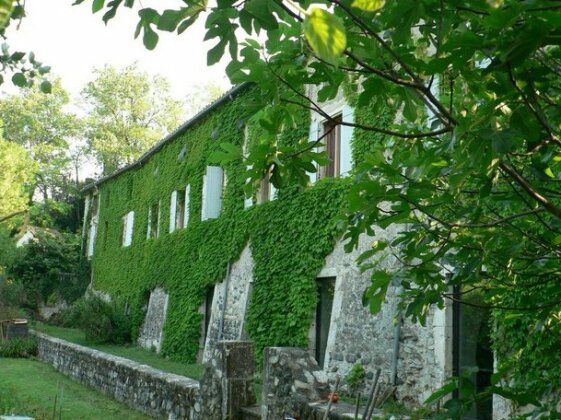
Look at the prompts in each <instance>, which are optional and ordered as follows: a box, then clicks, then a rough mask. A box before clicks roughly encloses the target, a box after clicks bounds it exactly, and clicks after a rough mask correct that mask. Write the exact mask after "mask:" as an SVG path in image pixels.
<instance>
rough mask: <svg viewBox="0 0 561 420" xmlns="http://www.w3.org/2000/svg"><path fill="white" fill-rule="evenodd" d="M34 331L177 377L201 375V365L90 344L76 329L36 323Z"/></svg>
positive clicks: (138, 350)
mask: <svg viewBox="0 0 561 420" xmlns="http://www.w3.org/2000/svg"><path fill="white" fill-rule="evenodd" d="M33 328H34V329H35V330H36V331H39V332H43V333H45V334H48V335H51V336H53V337H57V338H61V339H63V340H66V341H70V342H71V343H75V344H80V345H81V346H86V347H90V348H92V349H96V350H99V351H103V352H105V353H110V354H113V355H115V356H121V357H124V358H127V359H130V360H134V361H135V362H138V363H142V364H145V365H148V366H152V367H153V368H156V369H160V370H163V371H164V372H170V373H175V374H177V375H183V376H187V377H189V378H193V379H196V380H199V379H201V376H202V375H203V365H202V364H190V365H188V364H185V363H180V362H174V361H172V360H169V359H165V358H163V357H161V356H159V355H158V354H156V353H154V352H151V351H148V350H145V349H143V348H141V347H137V346H123V345H115V344H92V343H88V342H87V341H86V338H85V337H84V332H83V331H82V330H79V329H76V328H62V327H54V326H52V325H46V324H42V323H39V322H38V323H36V324H35V326H34V327H33Z"/></svg>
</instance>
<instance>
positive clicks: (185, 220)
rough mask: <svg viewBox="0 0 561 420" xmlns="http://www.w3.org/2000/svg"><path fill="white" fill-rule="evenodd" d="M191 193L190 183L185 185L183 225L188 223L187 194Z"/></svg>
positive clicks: (185, 225)
mask: <svg viewBox="0 0 561 420" xmlns="http://www.w3.org/2000/svg"><path fill="white" fill-rule="evenodd" d="M190 194H191V185H187V186H186V187H185V205H184V207H185V208H184V209H183V227H187V223H189V195H190Z"/></svg>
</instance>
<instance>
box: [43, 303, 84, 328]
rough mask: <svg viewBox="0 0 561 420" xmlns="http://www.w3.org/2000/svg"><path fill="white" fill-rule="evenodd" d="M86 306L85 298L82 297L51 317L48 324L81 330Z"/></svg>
mask: <svg viewBox="0 0 561 420" xmlns="http://www.w3.org/2000/svg"><path fill="white" fill-rule="evenodd" d="M86 304H87V298H86V297H82V298H80V299H78V300H77V301H76V302H74V303H73V304H72V305H70V306H69V307H67V308H66V309H63V310H61V311H60V312H57V313H56V314H54V315H53V316H51V317H50V318H49V321H48V323H49V324H50V325H56V326H59V327H64V328H82V324H83V323H82V314H83V313H84V310H85V305H86Z"/></svg>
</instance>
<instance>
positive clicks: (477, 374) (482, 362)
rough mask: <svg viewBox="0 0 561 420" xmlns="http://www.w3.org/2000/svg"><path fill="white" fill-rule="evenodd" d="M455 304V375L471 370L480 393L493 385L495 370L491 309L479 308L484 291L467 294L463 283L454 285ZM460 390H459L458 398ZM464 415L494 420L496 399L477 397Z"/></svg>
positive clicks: (453, 367) (453, 352) (453, 327)
mask: <svg viewBox="0 0 561 420" xmlns="http://www.w3.org/2000/svg"><path fill="white" fill-rule="evenodd" d="M453 293H454V301H453V303H452V313H453V315H452V374H453V375H454V376H459V375H460V373H461V372H462V371H466V370H469V371H471V372H473V373H472V374H471V380H472V383H473V384H474V385H475V392H477V393H480V392H482V391H483V390H484V389H486V388H487V387H488V386H489V385H491V376H492V374H493V372H494V370H493V365H494V356H493V350H492V347H491V338H490V337H491V331H490V328H491V327H490V323H489V319H490V316H491V314H490V311H489V309H485V308H479V307H476V306H472V305H477V304H479V303H480V302H481V301H482V299H483V298H482V296H481V293H478V292H477V291H475V292H473V293H469V294H468V293H465V291H464V290H462V289H461V288H460V286H454V291H453ZM460 392H461V391H458V390H456V391H455V396H456V397H458V396H459V393H460ZM464 418H473V419H483V420H485V419H492V418H493V398H492V397H491V396H489V397H488V398H484V399H482V400H478V401H477V402H476V403H474V404H472V406H471V407H470V408H469V412H468V415H467V416H466V417H464Z"/></svg>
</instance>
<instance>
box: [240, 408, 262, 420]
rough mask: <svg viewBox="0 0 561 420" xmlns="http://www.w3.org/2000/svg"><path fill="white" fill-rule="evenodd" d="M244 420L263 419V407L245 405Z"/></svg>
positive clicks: (243, 410) (243, 409)
mask: <svg viewBox="0 0 561 420" xmlns="http://www.w3.org/2000/svg"><path fill="white" fill-rule="evenodd" d="M242 420H261V407H259V406H258V405H254V406H252V407H243V408H242Z"/></svg>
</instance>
